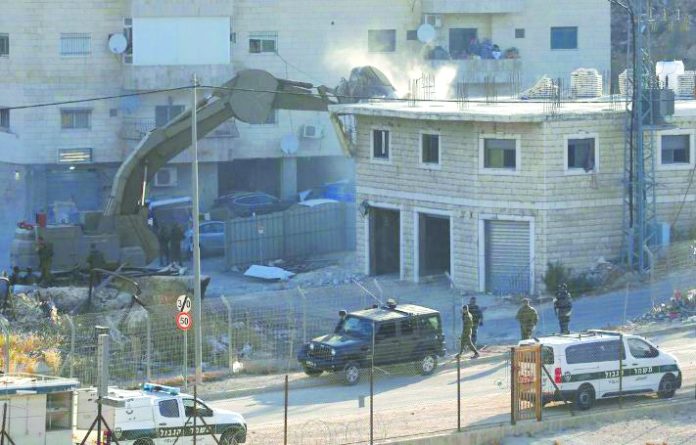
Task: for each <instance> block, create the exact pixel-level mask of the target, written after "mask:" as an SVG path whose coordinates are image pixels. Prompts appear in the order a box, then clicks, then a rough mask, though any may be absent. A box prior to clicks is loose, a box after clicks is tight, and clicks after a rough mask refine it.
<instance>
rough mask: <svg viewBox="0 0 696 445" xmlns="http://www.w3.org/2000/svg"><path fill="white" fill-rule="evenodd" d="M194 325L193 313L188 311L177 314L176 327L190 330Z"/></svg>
mask: <svg viewBox="0 0 696 445" xmlns="http://www.w3.org/2000/svg"><path fill="white" fill-rule="evenodd" d="M191 326H193V320H191V314H189V313H188V312H179V313H178V314H176V327H177V329H179V330H181V331H188V330H189V329H191Z"/></svg>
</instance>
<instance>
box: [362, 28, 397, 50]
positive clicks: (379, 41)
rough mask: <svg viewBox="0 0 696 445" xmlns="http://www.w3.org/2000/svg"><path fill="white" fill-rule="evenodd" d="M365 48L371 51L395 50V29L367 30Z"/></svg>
mask: <svg viewBox="0 0 696 445" xmlns="http://www.w3.org/2000/svg"><path fill="white" fill-rule="evenodd" d="M367 50H368V51H369V52H371V53H393V52H394V51H396V30H395V29H370V30H368V31H367Z"/></svg>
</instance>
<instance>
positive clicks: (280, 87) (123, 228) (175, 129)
mask: <svg viewBox="0 0 696 445" xmlns="http://www.w3.org/2000/svg"><path fill="white" fill-rule="evenodd" d="M356 70H359V71H356ZM363 70H364V72H365V73H367V75H360V74H359V72H362V71H363ZM356 72H358V74H357V75H356V74H355V73H356ZM375 72H377V73H379V71H378V70H376V69H375V68H372V67H362V68H356V69H354V70H353V72H352V73H351V80H350V81H345V80H344V81H343V83H342V86H344V87H345V85H347V84H349V83H352V84H356V83H360V84H363V83H365V82H369V81H370V80H371V79H373V78H376V77H379V76H375V74H374V73H375ZM379 74H380V75H381V73H379ZM356 76H357V77H356ZM354 77H356V78H358V79H360V80H359V82H356V81H354V80H353V78H354ZM380 79H386V78H384V76H383V75H381V78H380ZM382 83H383V85H382V86H383V87H384V89H385V91H387V93H389V91H391V92H392V93H393V87H392V86H391V84H389V82H388V81H386V82H382ZM345 90H346V89H345V88H344V91H345ZM348 91H351V92H355V89H354V88H353V89H350V88H348ZM339 101H343V100H340V98H338V97H336V96H335V95H334V90H331V89H329V88H327V87H324V86H320V87H314V86H313V85H311V84H308V83H304V82H295V81H290V80H283V79H277V78H276V77H274V76H273V75H272V74H270V73H268V72H267V71H263V70H244V71H240V72H239V73H238V74H237V76H235V77H234V78H233V79H232V80H230V81H228V82H226V83H225V84H224V85H223V86H222V87H221V88H218V89H216V90H215V92H214V93H213V95H212V96H211V97H210V98H206V99H203V100H201V101H199V102H198V103H197V104H196V111H197V119H196V120H197V124H198V127H197V138H198V139H200V138H203V137H205V136H206V135H207V134H208V133H210V132H211V131H213V130H214V129H215V128H217V127H218V126H219V125H221V124H222V123H223V122H225V121H227V120H229V119H232V118H234V119H238V120H240V121H242V122H247V123H250V124H262V123H264V122H266V120H267V118H268V116H269V115H270V113H272V112H273V111H274V110H276V109H284V110H301V111H328V106H329V105H331V104H333V103H337V102H339ZM191 114H192V112H191V110H188V111H186V112H184V113H182V114H180V115H179V116H177V117H176V118H174V119H173V120H172V121H170V122H168V123H167V124H166V125H164V126H162V127H159V128H155V129H154V130H152V131H151V132H150V133H148V134H147V135H146V136H145V137H144V138H143V140H142V141H140V143H139V144H138V145H137V146H136V148H135V149H134V150H133V152H132V153H131V154H130V155H129V156H128V158H127V159H126V160H125V162H124V163H123V164H122V165H121V167H120V168H119V169H118V171H117V172H116V176H115V177H114V181H113V185H112V190H111V194H110V196H109V199H108V201H107V204H106V207H105V209H104V217H103V218H102V222H101V230H102V231H109V232H112V231H114V230H115V231H116V232H117V233H118V235H119V239H120V243H121V247H142V249H143V251H144V253H145V260H146V261H147V262H150V261H152V260H153V259H154V258H155V257H156V256H157V255H158V250H159V246H158V242H157V238H156V237H155V235H154V234H153V233H152V230H150V228H149V227H148V226H147V209H145V208H144V201H145V193H146V189H147V184H148V183H149V182H150V181H151V180H152V179H153V177H154V175H155V173H157V170H159V169H160V167H162V166H164V165H165V164H167V163H168V162H169V161H170V160H172V159H173V158H174V157H175V156H177V155H178V154H179V153H181V152H183V151H184V150H186V149H187V148H188V147H190V146H191V143H192V140H191V137H192V122H191V121H192V119H191ZM331 121H332V124H333V125H334V128H336V129H340V131H338V138H339V141H340V143H341V145H342V147H343V149H344V151H345V152H346V153H348V154H350V152H351V151H352V150H351V149H350V143H349V138H348V136H347V133H346V131H345V129H344V128H343V126H342V123H341V121H340V119H338V118H337V117H336V116H331Z"/></svg>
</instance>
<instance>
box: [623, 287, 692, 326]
mask: <svg viewBox="0 0 696 445" xmlns="http://www.w3.org/2000/svg"><path fill="white" fill-rule="evenodd" d="M659 321H696V289H691V290H690V291H688V292H687V293H686V295H682V293H681V292H679V291H676V292H675V293H674V296H673V297H672V298H671V299H670V301H669V303H662V304H659V305H656V306H653V308H652V309H650V311H648V312H647V313H645V314H643V315H641V316H640V317H637V318H635V319H634V320H633V322H634V323H637V324H646V323H653V322H659Z"/></svg>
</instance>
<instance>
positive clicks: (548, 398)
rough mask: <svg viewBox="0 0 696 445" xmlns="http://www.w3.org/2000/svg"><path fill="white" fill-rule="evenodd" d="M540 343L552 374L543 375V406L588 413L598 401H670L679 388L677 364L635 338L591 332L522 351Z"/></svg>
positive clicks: (543, 340) (545, 341)
mask: <svg viewBox="0 0 696 445" xmlns="http://www.w3.org/2000/svg"><path fill="white" fill-rule="evenodd" d="M622 342H623V345H622ZM537 343H538V344H541V355H542V364H543V366H544V367H545V368H546V370H547V371H548V375H547V373H546V372H544V371H543V370H542V396H543V401H544V403H549V402H552V401H561V400H567V401H570V402H573V403H575V405H576V406H577V408H578V409H581V410H586V409H590V408H591V407H592V405H593V404H594V401H595V400H596V399H604V398H610V397H618V396H619V395H622V394H623V395H635V394H645V393H657V395H658V396H659V397H661V398H670V397H672V396H673V395H674V393H675V391H676V390H677V389H678V388H680V387H681V382H682V373H681V371H680V369H679V363H678V362H677V359H676V358H675V357H674V356H673V355H671V354H669V353H667V352H663V351H660V350H659V348H658V347H657V346H655V345H653V344H652V343H650V342H649V341H648V340H646V339H645V338H642V337H640V336H637V335H632V334H621V333H619V332H615V331H600V330H592V331H588V332H585V333H580V334H572V335H556V336H551V337H541V338H536V339H532V340H523V341H521V342H520V345H530V344H537ZM619 356H621V364H620V363H619ZM549 375H550V376H551V377H552V378H553V383H552V382H551V380H550V379H549ZM620 375H623V379H619V376H620ZM620 380H622V381H620ZM554 383H555V385H554ZM556 387H558V390H559V391H557V390H556Z"/></svg>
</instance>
